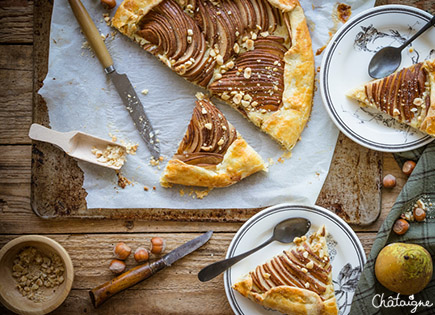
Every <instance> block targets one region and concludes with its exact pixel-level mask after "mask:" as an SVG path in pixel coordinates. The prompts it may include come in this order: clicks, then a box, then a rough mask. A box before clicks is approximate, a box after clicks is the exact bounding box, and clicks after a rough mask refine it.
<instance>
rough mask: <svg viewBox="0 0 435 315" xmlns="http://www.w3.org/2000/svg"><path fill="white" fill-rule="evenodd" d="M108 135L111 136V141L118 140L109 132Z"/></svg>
mask: <svg viewBox="0 0 435 315" xmlns="http://www.w3.org/2000/svg"><path fill="white" fill-rule="evenodd" d="M109 137H110V138H112V142H116V141H117V140H118V138H117V137H116V136H115V135H112V134H111V133H110V132H109Z"/></svg>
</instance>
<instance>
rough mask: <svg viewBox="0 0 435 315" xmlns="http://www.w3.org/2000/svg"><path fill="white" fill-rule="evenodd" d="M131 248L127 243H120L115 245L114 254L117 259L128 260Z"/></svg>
mask: <svg viewBox="0 0 435 315" xmlns="http://www.w3.org/2000/svg"><path fill="white" fill-rule="evenodd" d="M130 253H131V248H130V247H128V246H127V245H126V244H125V243H123V242H119V243H118V244H116V245H115V248H114V249H113V254H114V255H115V257H116V258H118V259H121V260H126V259H127V257H128V256H130Z"/></svg>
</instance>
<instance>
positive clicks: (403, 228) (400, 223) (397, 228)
mask: <svg viewBox="0 0 435 315" xmlns="http://www.w3.org/2000/svg"><path fill="white" fill-rule="evenodd" d="M408 229H409V223H408V221H406V220H404V219H398V220H397V221H396V222H395V223H394V225H393V231H394V233H396V234H398V235H403V234H405V233H406V232H407V231H408Z"/></svg>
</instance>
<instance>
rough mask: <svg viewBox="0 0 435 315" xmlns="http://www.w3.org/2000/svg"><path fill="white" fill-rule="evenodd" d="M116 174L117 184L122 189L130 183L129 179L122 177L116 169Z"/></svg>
mask: <svg viewBox="0 0 435 315" xmlns="http://www.w3.org/2000/svg"><path fill="white" fill-rule="evenodd" d="M116 175H117V176H118V186H119V187H121V188H122V189H124V188H125V187H127V185H131V181H130V180H128V179H127V178H126V177H124V176H123V175H122V174H121V172H119V171H116Z"/></svg>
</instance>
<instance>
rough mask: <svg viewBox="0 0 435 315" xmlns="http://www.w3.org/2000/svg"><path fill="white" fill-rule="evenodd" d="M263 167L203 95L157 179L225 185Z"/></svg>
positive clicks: (161, 180)
mask: <svg viewBox="0 0 435 315" xmlns="http://www.w3.org/2000/svg"><path fill="white" fill-rule="evenodd" d="M265 170H267V168H266V165H265V163H264V162H263V160H262V158H261V157H260V155H258V153H257V152H255V151H254V149H253V148H251V147H250V146H249V145H248V144H247V143H246V141H245V140H244V139H243V138H242V136H241V135H240V134H239V133H238V132H237V131H236V129H235V128H234V127H233V125H231V124H230V123H229V122H228V121H227V119H226V118H225V116H224V115H223V114H222V113H221V112H220V111H219V110H218V109H217V108H216V107H215V106H214V105H213V104H212V103H211V102H210V101H209V100H208V99H202V100H198V101H197V102H196V106H195V108H194V110H193V114H192V119H191V121H190V123H189V126H188V128H187V131H186V134H185V135H184V138H183V140H182V141H181V143H180V145H179V148H178V150H177V153H176V154H175V155H174V156H173V158H172V159H171V160H170V161H169V162H168V164H167V166H166V168H165V171H164V174H163V176H162V178H161V179H160V183H161V185H162V186H164V187H169V186H171V184H181V185H187V186H201V187H209V188H212V187H225V186H229V185H232V184H235V183H237V182H238V181H240V180H242V179H243V178H245V177H247V176H249V175H251V174H254V173H256V172H258V171H265Z"/></svg>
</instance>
